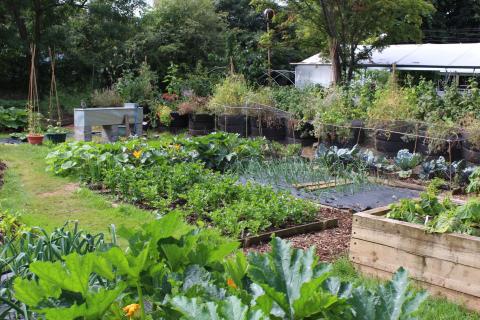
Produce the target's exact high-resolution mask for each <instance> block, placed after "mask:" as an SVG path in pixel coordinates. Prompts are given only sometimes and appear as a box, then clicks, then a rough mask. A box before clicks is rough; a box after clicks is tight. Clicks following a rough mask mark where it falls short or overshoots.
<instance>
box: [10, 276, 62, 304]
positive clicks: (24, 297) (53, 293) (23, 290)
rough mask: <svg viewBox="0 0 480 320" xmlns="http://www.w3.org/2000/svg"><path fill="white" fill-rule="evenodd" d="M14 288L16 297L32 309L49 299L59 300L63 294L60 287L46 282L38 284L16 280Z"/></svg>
mask: <svg viewBox="0 0 480 320" xmlns="http://www.w3.org/2000/svg"><path fill="white" fill-rule="evenodd" d="M14 288H15V297H16V298H17V299H18V300H20V301H22V302H23V303H25V304H26V305H29V306H32V307H36V306H37V305H38V304H39V303H40V302H42V301H43V300H44V299H45V298H47V297H52V298H58V297H60V294H61V293H62V290H61V289H60V288H59V287H58V286H56V285H55V284H52V283H50V282H46V281H44V280H40V281H39V282H38V283H37V282H36V281H31V280H27V279H22V278H16V279H15V282H14Z"/></svg>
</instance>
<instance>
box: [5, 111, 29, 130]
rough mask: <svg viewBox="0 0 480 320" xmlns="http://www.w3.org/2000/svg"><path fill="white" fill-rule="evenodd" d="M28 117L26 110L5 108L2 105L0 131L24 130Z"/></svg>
mask: <svg viewBox="0 0 480 320" xmlns="http://www.w3.org/2000/svg"><path fill="white" fill-rule="evenodd" d="M27 122H28V115H27V110H25V108H21V109H20V108H14V107H12V108H4V107H2V106H1V105H0V131H10V130H16V131H18V130H24V129H25V128H26V126H27Z"/></svg>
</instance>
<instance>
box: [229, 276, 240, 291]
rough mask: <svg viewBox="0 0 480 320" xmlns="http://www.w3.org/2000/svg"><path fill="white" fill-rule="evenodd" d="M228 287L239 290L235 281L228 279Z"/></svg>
mask: <svg viewBox="0 0 480 320" xmlns="http://www.w3.org/2000/svg"><path fill="white" fill-rule="evenodd" d="M227 285H228V286H229V287H230V288H233V289H238V287H237V285H236V284H235V281H233V279H232V278H228V279H227Z"/></svg>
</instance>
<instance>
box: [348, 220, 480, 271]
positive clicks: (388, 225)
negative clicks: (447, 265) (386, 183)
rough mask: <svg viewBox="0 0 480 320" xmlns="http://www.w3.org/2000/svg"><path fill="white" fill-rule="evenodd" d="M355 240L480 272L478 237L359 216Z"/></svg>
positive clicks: (354, 234)
mask: <svg viewBox="0 0 480 320" xmlns="http://www.w3.org/2000/svg"><path fill="white" fill-rule="evenodd" d="M352 238H355V239H360V240H365V241H369V242H374V243H379V244H382V245H387V246H390V247H392V248H398V249H401V250H404V251H406V252H411V253H415V254H418V255H422V256H425V257H432V258H438V259H442V260H446V261H450V262H453V263H458V264H462V265H465V266H470V267H474V268H479V269H480V259H479V258H480V238H478V237H473V236H468V235H462V234H454V233H452V234H429V233H426V232H425V229H424V228H423V226H421V225H416V224H412V223H407V222H402V221H397V220H393V219H387V218H384V217H377V216H369V215H366V214H357V215H354V218H353V229H352Z"/></svg>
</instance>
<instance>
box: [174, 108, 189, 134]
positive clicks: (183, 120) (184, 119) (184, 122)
mask: <svg viewBox="0 0 480 320" xmlns="http://www.w3.org/2000/svg"><path fill="white" fill-rule="evenodd" d="M170 117H171V118H172V122H170V131H172V132H174V133H177V132H178V131H180V130H182V129H185V128H187V127H188V115H187V114H182V115H181V114H179V113H178V112H176V111H173V112H171V113H170Z"/></svg>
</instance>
